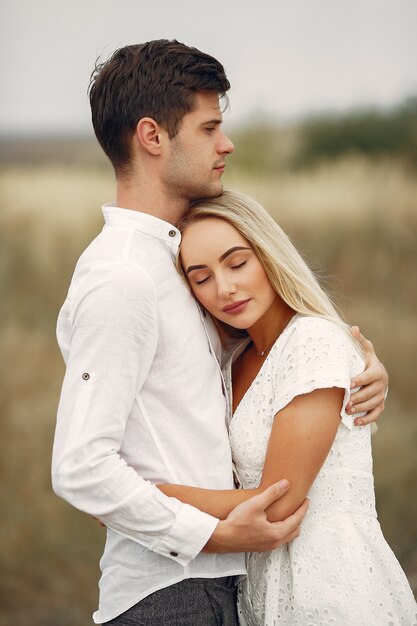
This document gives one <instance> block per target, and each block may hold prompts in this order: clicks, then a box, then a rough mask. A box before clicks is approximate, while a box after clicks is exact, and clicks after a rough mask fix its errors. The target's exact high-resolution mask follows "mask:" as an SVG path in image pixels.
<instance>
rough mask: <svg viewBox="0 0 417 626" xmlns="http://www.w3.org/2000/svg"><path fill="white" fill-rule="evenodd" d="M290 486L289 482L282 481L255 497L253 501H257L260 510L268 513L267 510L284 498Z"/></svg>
mask: <svg viewBox="0 0 417 626" xmlns="http://www.w3.org/2000/svg"><path fill="white" fill-rule="evenodd" d="M289 486H290V484H289V482H288V480H285V479H283V480H280V481H279V482H277V483H274V484H273V485H270V486H269V487H268V488H267V489H265V491H263V492H262V493H260V494H258V495H257V496H254V497H253V498H252V500H253V501H256V504H257V506H259V508H260V509H262V510H264V511H266V509H267V508H268V507H269V506H270V505H271V504H272V503H273V502H275V501H276V500H279V499H280V498H282V496H283V495H284V494H285V493H286V492H287V491H288V487H289Z"/></svg>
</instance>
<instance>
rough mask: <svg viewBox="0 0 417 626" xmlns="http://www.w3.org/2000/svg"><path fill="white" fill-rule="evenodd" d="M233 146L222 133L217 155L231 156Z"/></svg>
mask: <svg viewBox="0 0 417 626" xmlns="http://www.w3.org/2000/svg"><path fill="white" fill-rule="evenodd" d="M234 149H235V146H234V144H233V142H232V141H231V140H230V139H229V137H228V136H227V135H225V134H224V133H223V136H222V141H221V143H220V145H219V154H231V153H232V152H233V150H234Z"/></svg>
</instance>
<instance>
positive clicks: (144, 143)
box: [135, 117, 163, 156]
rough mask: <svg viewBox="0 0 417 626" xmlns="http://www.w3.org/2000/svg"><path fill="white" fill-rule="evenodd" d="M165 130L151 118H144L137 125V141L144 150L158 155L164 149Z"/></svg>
mask: <svg viewBox="0 0 417 626" xmlns="http://www.w3.org/2000/svg"><path fill="white" fill-rule="evenodd" d="M162 135H163V129H162V128H161V127H160V126H159V124H158V122H155V120H154V119H152V118H151V117H142V118H141V119H140V120H139V122H138V123H137V125H136V133H135V136H136V140H137V141H138V142H139V144H140V146H141V148H142V149H144V150H146V152H149V154H152V155H155V156H156V155H158V154H160V153H161V149H162Z"/></svg>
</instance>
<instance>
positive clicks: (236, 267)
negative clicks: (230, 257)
mask: <svg viewBox="0 0 417 626" xmlns="http://www.w3.org/2000/svg"><path fill="white" fill-rule="evenodd" d="M244 265H246V261H242V263H239V265H232V270H238V269H239V267H243V266H244Z"/></svg>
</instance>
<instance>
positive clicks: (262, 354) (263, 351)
mask: <svg viewBox="0 0 417 626" xmlns="http://www.w3.org/2000/svg"><path fill="white" fill-rule="evenodd" d="M294 315H295V312H294V311H291V314H290V315H289V316H288V318H287V319H286V320H285V322H284V324H283V326H282V328H281V330H280V331H279V333H278V335H277V336H276V337H275V339H274V341H273V342H272V343H271V345H270V346H268V347H267V348H264V349H263V350H261V351H260V352H257V351H256V347H255V344H254V343H253V341H252V346H253V349H254V352H255V354H256V356H259V357H261V356H264V355H265V354H266V353H267V352H269V351H270V350H271V349H272V348H273V346H274V344H275V342H276V340H277V339H278V337H279V336H280V334H281V333H282V331H283V330H284V329H285V328H286V326H287V325H288V324H289V322H290V320H291V319H292V318H293V317H294Z"/></svg>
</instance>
